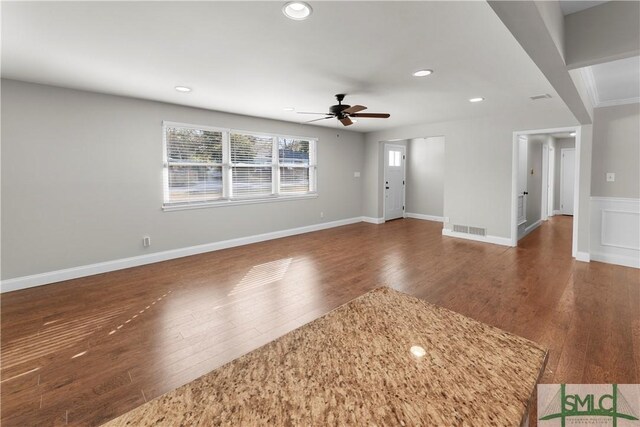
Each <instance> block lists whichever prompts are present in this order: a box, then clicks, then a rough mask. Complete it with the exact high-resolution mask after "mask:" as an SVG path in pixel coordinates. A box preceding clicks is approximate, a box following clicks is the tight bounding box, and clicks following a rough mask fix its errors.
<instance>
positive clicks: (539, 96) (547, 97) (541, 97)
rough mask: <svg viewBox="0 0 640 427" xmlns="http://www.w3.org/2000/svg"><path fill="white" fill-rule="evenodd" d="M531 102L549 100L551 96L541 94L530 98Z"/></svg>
mask: <svg viewBox="0 0 640 427" xmlns="http://www.w3.org/2000/svg"><path fill="white" fill-rule="evenodd" d="M530 98H531V100H532V101H536V100H538V99H549V98H551V95H549V94H548V93H543V94H542V95H534V96H531V97H530Z"/></svg>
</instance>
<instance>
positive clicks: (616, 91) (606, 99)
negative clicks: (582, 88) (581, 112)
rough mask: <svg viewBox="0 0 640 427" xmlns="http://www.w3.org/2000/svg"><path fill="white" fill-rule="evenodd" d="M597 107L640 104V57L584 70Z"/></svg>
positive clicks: (593, 101) (590, 94)
mask: <svg viewBox="0 0 640 427" xmlns="http://www.w3.org/2000/svg"><path fill="white" fill-rule="evenodd" d="M582 75H583V76H584V80H585V82H586V84H587V90H588V92H589V96H590V97H591V102H592V103H593V105H594V106H595V107H605V106H609V105H619V104H630V103H635V102H640V57H638V56H635V57H631V58H626V59H620V60H617V61H611V62H606V63H603V64H597V65H592V66H590V67H585V68H583V69H582Z"/></svg>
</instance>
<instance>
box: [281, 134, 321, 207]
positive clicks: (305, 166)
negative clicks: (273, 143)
mask: <svg viewBox="0 0 640 427" xmlns="http://www.w3.org/2000/svg"><path fill="white" fill-rule="evenodd" d="M278 163H279V167H280V169H279V172H280V182H279V191H280V193H283V194H299V193H308V192H310V191H312V189H313V188H314V187H315V186H314V185H313V182H312V180H311V177H312V176H315V174H314V172H315V153H313V142H312V141H308V140H302V139H295V138H278Z"/></svg>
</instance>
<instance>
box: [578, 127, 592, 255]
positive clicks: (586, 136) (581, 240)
mask: <svg viewBox="0 0 640 427" xmlns="http://www.w3.org/2000/svg"><path fill="white" fill-rule="evenodd" d="M592 141H593V125H583V126H580V152H579V153H578V152H577V150H576V162H577V163H578V164H576V168H578V170H579V171H580V182H579V185H580V186H579V188H578V198H579V201H580V202H579V207H578V218H577V220H578V224H577V227H576V228H577V230H578V238H577V245H576V246H577V247H576V251H577V252H580V253H582V254H589V252H590V249H589V248H590V246H591V243H590V238H591V237H590V233H591V213H590V204H591V200H590V199H591V156H592ZM578 156H579V157H578ZM578 158H579V161H578ZM573 218H574V221H575V220H576V217H575V215H574V217H573ZM577 255H579V254H576V256H577Z"/></svg>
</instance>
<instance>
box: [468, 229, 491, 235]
mask: <svg viewBox="0 0 640 427" xmlns="http://www.w3.org/2000/svg"><path fill="white" fill-rule="evenodd" d="M469 234H475V235H476V236H486V235H487V229H486V228H480V227H469Z"/></svg>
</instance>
